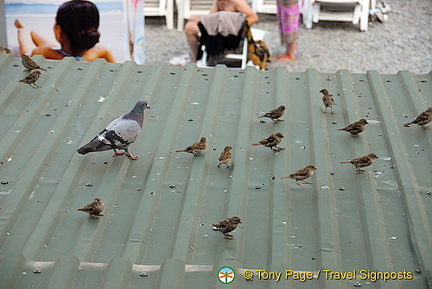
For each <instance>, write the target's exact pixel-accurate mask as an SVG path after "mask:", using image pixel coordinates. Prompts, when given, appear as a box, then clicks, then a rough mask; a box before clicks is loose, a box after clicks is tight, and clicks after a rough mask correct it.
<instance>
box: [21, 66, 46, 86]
mask: <svg viewBox="0 0 432 289" xmlns="http://www.w3.org/2000/svg"><path fill="white" fill-rule="evenodd" d="M41 74H42V72H40V71H39V70H35V71H32V72H31V73H30V74H29V75H27V76H26V77H24V78H23V79H21V80H19V81H18V82H23V83H27V84H28V85H30V86H31V87H33V88H39V87H40V86H39V85H37V84H36V81H37V80H38V79H39V76H40V75H41Z"/></svg>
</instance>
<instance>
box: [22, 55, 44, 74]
mask: <svg viewBox="0 0 432 289" xmlns="http://www.w3.org/2000/svg"><path fill="white" fill-rule="evenodd" d="M21 62H22V65H23V66H24V67H25V68H26V69H27V70H36V69H41V70H45V71H46V69H45V68H42V67H40V66H39V64H37V63H36V61H34V60H33V59H31V58H30V57H29V56H27V55H26V54H23V55H21Z"/></svg>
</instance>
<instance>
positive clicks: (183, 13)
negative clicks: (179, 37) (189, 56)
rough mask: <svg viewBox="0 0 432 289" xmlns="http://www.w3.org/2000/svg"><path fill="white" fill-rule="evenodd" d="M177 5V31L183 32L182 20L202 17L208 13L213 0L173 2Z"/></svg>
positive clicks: (179, 0)
mask: <svg viewBox="0 0 432 289" xmlns="http://www.w3.org/2000/svg"><path fill="white" fill-rule="evenodd" d="M175 1H176V4H177V12H178V13H177V30H179V31H183V28H184V20H185V19H189V18H190V17H191V16H202V15H206V14H209V13H210V10H211V8H212V6H213V0H175Z"/></svg>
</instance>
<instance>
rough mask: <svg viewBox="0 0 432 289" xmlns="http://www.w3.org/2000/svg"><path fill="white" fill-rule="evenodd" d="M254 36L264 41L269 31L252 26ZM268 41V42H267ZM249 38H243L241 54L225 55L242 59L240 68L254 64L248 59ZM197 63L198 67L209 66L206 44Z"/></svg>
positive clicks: (228, 57)
mask: <svg viewBox="0 0 432 289" xmlns="http://www.w3.org/2000/svg"><path fill="white" fill-rule="evenodd" d="M251 32H252V37H253V38H254V40H263V41H264V42H266V41H267V39H268V35H269V33H268V32H267V31H265V30H261V29H256V28H251ZM267 43H268V42H267ZM247 44H248V42H247V39H246V37H244V38H243V49H242V53H241V54H227V55H225V58H226V59H237V60H241V65H240V69H244V68H246V66H254V64H253V63H252V61H250V60H249V61H248V47H247ZM196 65H197V66H198V67H209V66H208V65H207V53H206V51H205V46H203V56H202V58H201V59H198V60H197V62H196Z"/></svg>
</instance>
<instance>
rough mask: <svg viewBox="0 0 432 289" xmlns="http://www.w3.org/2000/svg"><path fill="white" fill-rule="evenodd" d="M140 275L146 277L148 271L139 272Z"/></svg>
mask: <svg viewBox="0 0 432 289" xmlns="http://www.w3.org/2000/svg"><path fill="white" fill-rule="evenodd" d="M140 276H141V277H147V276H148V273H147V272H141V273H140Z"/></svg>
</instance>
